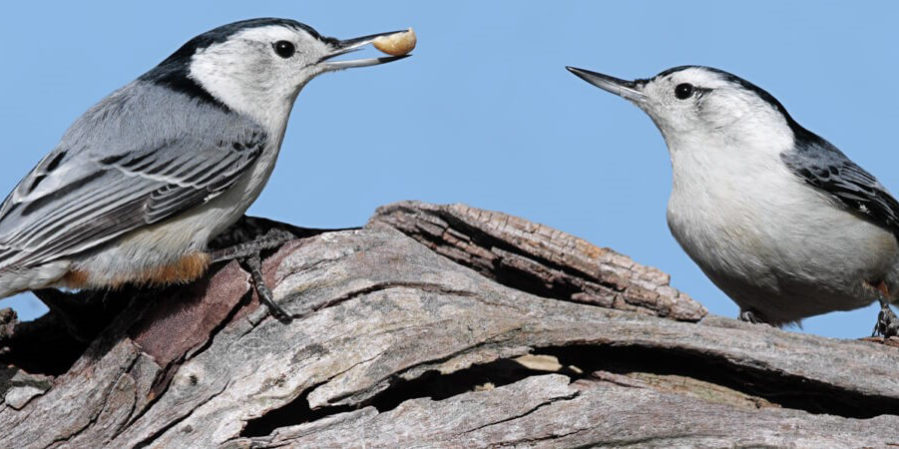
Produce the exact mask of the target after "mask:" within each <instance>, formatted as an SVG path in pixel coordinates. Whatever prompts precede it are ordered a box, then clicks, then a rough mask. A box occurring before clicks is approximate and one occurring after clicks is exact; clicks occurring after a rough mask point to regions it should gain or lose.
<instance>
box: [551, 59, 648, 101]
mask: <svg viewBox="0 0 899 449" xmlns="http://www.w3.org/2000/svg"><path fill="white" fill-rule="evenodd" d="M565 68H566V69H568V71H569V72H571V73H573V74H575V75H577V76H578V78H580V79H582V80H584V81H586V82H588V83H590V84H592V85H594V86H596V87H598V88H600V89H602V90H604V91H607V92H611V93H613V94H615V95H618V96H619V97H621V98H624V99H626V100H629V101H632V102H634V103H643V102H645V101H646V95H644V94H643V92H640V90H639V89H640V86H638V85H637V83H636V82H634V81H625V80H622V79H618V78H615V77H613V76H609V75H603V74H602V73H596V72H591V71H589V70H584V69H579V68H576V67H570V66H566V67H565Z"/></svg>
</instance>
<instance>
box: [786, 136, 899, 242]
mask: <svg viewBox="0 0 899 449" xmlns="http://www.w3.org/2000/svg"><path fill="white" fill-rule="evenodd" d="M806 132H807V131H806ZM808 134H810V136H807V137H810V138H807V139H805V140H804V141H803V143H802V144H800V145H797V147H796V148H795V149H793V150H792V151H788V152H785V153H782V154H781V159H783V161H784V162H785V163H786V164H787V166H788V167H790V169H791V170H793V172H794V173H796V174H797V175H798V176H800V177H802V178H803V179H804V180H805V181H806V182H807V183H809V184H811V185H813V186H815V187H817V188H819V189H821V190H823V191H825V192H827V193H829V194H831V195H832V196H833V197H834V198H836V199H838V200H839V201H840V202H842V203H843V204H844V205H845V206H846V207H848V208H849V209H851V210H853V211H855V212H857V213H859V214H861V215H863V216H865V217H867V218H868V219H870V220H871V221H872V222H874V223H876V224H877V225H879V226H881V227H883V228H885V229H888V230H890V231H891V232H893V234H895V235H896V236H897V238H899V202H897V201H896V199H895V198H893V196H892V195H890V193H889V192H887V190H886V188H885V187H884V186H883V185H881V184H880V182H878V181H877V179H876V178H874V176H873V175H871V174H870V173H868V172H867V171H865V169H863V168H861V167H859V166H858V165H857V164H856V163H854V162H852V161H851V160H850V159H849V158H848V157H846V155H844V154H843V153H842V152H841V151H840V150H839V149H837V148H836V147H835V146H833V145H831V144H830V143H829V142H827V141H826V140H824V139H822V138H820V137H818V136H816V135H814V134H811V133H810V132H808Z"/></svg>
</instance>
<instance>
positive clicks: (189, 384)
mask: <svg viewBox="0 0 899 449" xmlns="http://www.w3.org/2000/svg"><path fill="white" fill-rule="evenodd" d="M250 221H253V220H250ZM259 222H262V223H265V224H267V225H275V224H273V223H271V222H266V221H264V220H263V221H257V222H256V224H258V223H259ZM292 229H293V231H294V232H297V233H302V232H303V231H302V230H298V229H296V228H292ZM313 234H315V235H313ZM303 235H304V236H305V237H304V238H299V239H297V240H294V241H292V242H290V243H288V244H286V245H285V246H283V247H282V248H280V249H279V250H277V251H276V252H274V253H273V254H271V255H269V257H267V258H266V260H265V264H264V265H265V275H266V277H267V282H268V283H269V285H271V286H272V287H273V290H274V293H275V297H276V299H277V300H278V301H279V303H280V304H282V305H283V306H284V307H285V308H286V309H287V310H288V311H290V312H291V314H292V315H293V320H292V321H291V322H290V323H288V324H284V323H281V322H279V321H277V320H275V319H273V318H272V317H271V316H269V315H268V313H267V310H266V309H265V308H264V307H260V306H259V304H258V301H257V300H256V298H255V294H254V293H253V289H252V286H251V284H250V280H249V276H248V275H247V274H246V273H245V272H244V271H243V270H241V269H240V267H239V265H238V264H237V263H235V262H232V263H228V264H224V265H222V266H217V267H214V269H213V270H212V272H210V274H209V275H208V276H207V277H206V278H204V279H203V280H201V281H199V282H197V283H194V284H191V285H188V286H181V287H178V286H176V287H170V288H167V289H163V290H156V291H152V290H129V291H122V292H112V293H109V294H107V295H106V298H105V300H104V301H102V302H103V304H107V305H108V304H110V303H113V304H118V305H119V306H118V307H112V308H110V307H109V306H106V307H105V308H102V309H98V310H101V311H103V312H102V313H106V314H108V315H109V318H108V319H107V321H106V323H108V325H106V327H105V328H103V329H102V331H99V332H98V333H97V336H96V338H93V339H92V340H91V341H90V342H87V343H79V342H72V341H71V339H68V340H67V339H66V337H65V335H66V334H65V331H64V329H63V328H62V325H61V324H60V323H58V322H57V321H56V318H55V317H54V316H52V315H50V316H46V317H44V318H41V319H40V320H38V321H36V322H32V323H19V324H15V320H14V317H13V316H12V315H10V314H9V312H6V313H5V314H3V313H0V347H3V349H2V350H0V362H3V366H6V368H2V369H0V398H2V399H0V400H2V403H0V429H2V430H3V431H2V432H0V447H26V448H44V447H92V448H94V447H115V448H129V447H231V448H241V447H291V446H293V447H360V448H361V447H366V448H372V447H385V448H386V447H391V448H392V447H413V446H414V447H447V448H449V447H582V446H591V447H634V448H638V447H639V448H644V447H666V448H668V447H758V446H765V447H809V448H822V447H832V448H842V447H847V448H848V447H853V448H856V447H892V446H891V445H899V430H897V429H899V416H897V415H899V377H897V376H896V375H895V370H896V368H897V367H899V353H897V349H896V348H894V347H890V346H887V345H881V344H877V343H873V342H867V341H848V340H835V339H829V338H822V337H816V336H811V335H802V334H796V333H791V332H785V331H781V330H778V329H775V328H772V327H769V326H764V325H753V324H747V323H741V322H737V321H734V320H731V319H726V318H721V317H714V316H707V317H704V318H703V316H704V315H705V309H704V308H702V306H701V305H699V304H698V303H696V302H695V301H693V300H692V299H690V298H689V297H688V296H686V295H685V294H683V293H680V292H678V291H677V290H675V289H673V288H671V287H670V286H669V285H668V277H667V275H664V274H663V273H661V272H659V271H658V270H655V269H652V268H648V267H644V266H641V265H639V264H637V263H635V262H633V261H631V260H630V259H628V258H627V257H625V256H622V255H620V254H617V253H615V252H613V251H611V250H608V249H600V248H596V247H594V246H592V245H590V244H588V243H587V242H584V241H583V240H580V239H577V238H575V237H572V236H569V235H567V234H564V233H562V232H559V231H555V230H552V229H549V228H547V227H544V226H540V225H536V224H533V223H528V222H526V221H524V220H522V219H518V218H514V217H509V216H507V215H503V214H500V213H496V212H487V211H482V210H478V209H473V208H470V207H466V206H461V205H455V206H434V205H428V204H422V203H411V202H410V203H400V204H396V205H391V206H386V207H384V208H381V209H379V211H378V212H377V213H376V215H375V216H374V217H373V218H372V220H371V221H370V222H369V224H368V225H366V226H365V227H364V228H362V229H358V230H343V231H337V232H325V233H317V232H310V233H306V234H303ZM85 300H86V301H88V302H90V301H96V299H90V298H85ZM98 313H99V312H98Z"/></svg>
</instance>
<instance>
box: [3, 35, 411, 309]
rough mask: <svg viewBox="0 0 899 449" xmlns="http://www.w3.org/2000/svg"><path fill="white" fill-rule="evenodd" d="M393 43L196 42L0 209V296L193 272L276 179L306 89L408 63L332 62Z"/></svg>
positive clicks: (235, 38)
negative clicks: (334, 75) (354, 71)
mask: <svg viewBox="0 0 899 449" xmlns="http://www.w3.org/2000/svg"><path fill="white" fill-rule="evenodd" d="M389 34H393V33H381V34H376V35H370V36H365V37H360V38H355V39H349V40H338V39H334V38H330V37H324V36H322V35H320V34H319V33H318V32H316V31H315V30H314V29H312V28H311V27H309V26H307V25H304V24H301V23H299V22H296V21H293V20H287V19H276V18H262V19H252V20H244V21H240V22H235V23H231V24H228V25H224V26H221V27H218V28H216V29H213V30H211V31H208V32H206V33H203V34H201V35H199V36H196V37H195V38H193V39H191V40H190V41H189V42H187V43H186V44H184V46H182V47H181V48H180V49H178V50H177V51H176V52H175V53H173V54H172V55H171V56H169V57H168V58H167V59H165V60H164V61H162V63H160V64H159V65H158V66H156V67H155V68H153V69H152V70H150V71H149V72H147V73H145V74H143V75H141V76H140V77H139V78H137V80H135V81H133V82H131V83H130V84H128V85H126V86H124V87H122V88H121V89H119V90H117V91H115V92H113V93H112V94H110V95H109V96H108V97H106V98H104V99H103V100H101V101H100V102H99V103H98V104H97V105H95V106H93V107H92V108H91V109H89V110H88V111H87V112H86V113H84V115H82V116H81V117H80V118H78V119H77V120H76V121H75V122H74V124H72V126H71V127H70V128H69V130H68V131H67V132H66V133H65V134H64V135H63V137H62V139H61V141H60V143H59V145H58V146H57V147H56V148H55V149H53V151H51V152H50V153H49V154H48V155H47V156H46V157H44V158H43V159H42V160H41V161H40V162H39V163H38V164H37V166H36V167H35V168H34V169H33V170H32V171H31V172H30V173H29V174H28V175H27V176H26V177H25V178H24V179H22V180H21V181H20V182H19V184H18V185H17V186H16V187H15V189H14V190H13V191H12V193H11V194H10V195H9V196H8V197H7V198H6V200H5V201H4V202H3V204H2V206H0V297H5V296H9V295H11V294H14V293H16V292H20V291H24V290H36V289H43V288H47V287H67V288H75V289H94V288H106V287H116V286H120V285H123V284H126V283H134V284H155V285H161V284H171V283H179V282H187V281H190V280H193V279H196V278H197V277H199V276H201V275H202V274H203V273H204V271H205V270H206V268H207V266H208V264H209V263H210V260H211V256H210V253H209V251H208V250H207V244H208V242H209V241H210V239H212V238H214V237H215V236H216V235H218V234H219V233H221V232H222V231H223V230H224V229H226V228H227V227H228V226H230V225H231V224H233V223H234V222H235V221H236V220H238V218H240V217H241V216H242V215H243V214H244V212H245V211H246V210H247V208H248V207H249V206H250V204H252V203H253V201H254V200H255V199H256V197H257V196H258V195H259V193H260V192H261V190H262V188H263V187H264V186H265V183H266V181H267V180H268V178H269V175H270V174H271V173H272V169H273V168H274V166H275V160H276V158H277V156H278V152H279V150H280V147H281V142H282V140H283V137H284V132H285V128H286V126H287V120H288V116H289V115H290V111H291V109H292V108H293V103H294V100H296V97H297V95H298V94H299V92H300V90H301V89H302V88H303V86H305V84H306V83H307V82H308V81H309V80H311V79H312V78H314V77H315V76H317V75H319V74H322V73H325V72H330V71H335V70H340V69H345V68H350V67H364V66H371V65H377V64H382V63H385V62H390V61H394V60H397V59H401V58H403V57H404V56H391V57H381V58H372V59H361V60H351V61H335V60H333V58H334V57H335V56H339V55H342V54H345V53H348V52H351V51H354V50H357V49H359V48H361V47H362V46H364V45H366V44H368V43H369V42H371V41H373V40H374V39H375V38H377V37H379V36H384V35H389ZM257 286H258V285H257Z"/></svg>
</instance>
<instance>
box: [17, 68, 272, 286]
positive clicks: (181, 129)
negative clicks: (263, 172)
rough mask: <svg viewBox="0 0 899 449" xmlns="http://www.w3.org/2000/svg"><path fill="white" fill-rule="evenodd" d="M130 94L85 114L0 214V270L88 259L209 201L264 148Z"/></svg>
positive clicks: (259, 136) (233, 127) (136, 88)
mask: <svg viewBox="0 0 899 449" xmlns="http://www.w3.org/2000/svg"><path fill="white" fill-rule="evenodd" d="M127 89H128V87H126V88H125V89H123V91H125V90H127ZM131 89H132V91H133V92H131V95H122V91H120V92H118V93H117V94H113V95H112V96H110V97H108V98H107V99H105V100H104V101H103V102H101V103H100V104H99V105H98V106H95V107H94V108H93V109H92V110H90V111H88V112H87V113H85V115H84V116H82V118H81V119H79V121H77V122H76V123H75V124H74V125H73V126H72V128H70V130H69V131H68V132H67V133H66V136H64V137H63V140H62V142H61V143H60V145H59V147H57V149H55V150H54V151H53V152H51V153H50V154H49V155H47V156H46V157H45V158H44V159H43V160H41V161H40V162H39V163H38V165H37V166H36V167H35V168H34V169H33V170H32V171H31V173H29V174H28V176H26V177H25V178H24V179H22V181H20V182H19V184H18V185H17V186H16V188H15V189H14V190H13V192H12V193H11V194H10V195H9V196H8V197H7V198H6V200H5V201H4V202H3V204H2V205H0V269H3V267H6V266H10V265H16V266H33V265H37V264H41V263H46V262H49V261H52V260H55V259H58V258H61V257H65V256H67V255H71V254H76V253H79V252H83V251H86V250H90V249H92V248H95V247H97V246H99V245H102V244H104V243H106V242H109V241H110V240H112V239H114V238H116V237H118V236H121V235H123V234H125V233H128V232H130V231H133V230H136V229H138V228H140V227H142V226H146V225H149V224H153V223H158V222H161V221H164V220H166V219H168V218H171V217H173V216H175V215H178V214H180V213H182V212H184V211H186V210H188V209H190V208H192V207H194V206H197V205H199V204H202V203H204V202H206V201H209V200H211V199H212V198H215V197H216V196H218V195H220V194H221V193H223V192H224V191H226V190H227V189H228V188H229V187H231V186H232V185H233V184H234V182H236V181H237V180H238V179H239V178H240V176H241V175H243V174H245V173H247V171H248V170H247V169H248V168H249V167H251V166H252V165H253V163H254V162H255V161H256V160H257V159H258V157H259V155H260V154H261V152H262V150H263V148H264V147H265V144H266V133H265V132H264V130H263V129H262V128H261V127H260V126H258V125H257V124H255V123H253V122H251V121H249V120H248V119H246V118H242V117H240V116H238V115H237V114H234V113H231V112H228V111H225V110H222V109H220V108H210V107H205V106H203V105H202V104H197V103H195V102H190V99H189V98H188V97H184V98H183V99H177V98H176V99H173V98H172V97H173V96H172V95H171V94H170V93H167V92H163V90H164V89H163V88H161V87H155V86H149V87H148V86H140V85H132V86H131ZM117 95H118V96H117ZM175 97H178V96H177V95H176V96H175ZM176 100H177V101H181V103H179V104H176V105H172V104H167V103H172V102H173V101H176ZM160 103H163V104H167V105H168V106H169V109H168V110H162V111H160V110H159V109H160ZM105 109H108V110H115V111H116V112H117V114H119V115H110V114H104V113H103V111H104V110H105ZM161 109H165V108H161ZM172 111H180V114H181V115H183V117H172V115H178V112H174V113H173V112H172ZM160 116H163V117H160ZM110 117H113V118H110ZM198 117H199V118H202V119H199V118H198ZM147 123H160V124H161V125H160V126H159V127H158V128H157V129H150V130H149V131H150V132H148V130H147V129H146V128H147ZM104 133H105V134H104ZM110 136H112V137H110Z"/></svg>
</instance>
